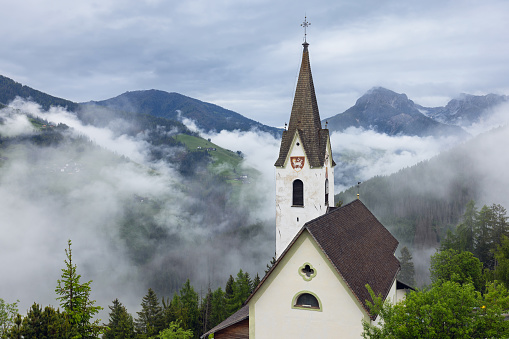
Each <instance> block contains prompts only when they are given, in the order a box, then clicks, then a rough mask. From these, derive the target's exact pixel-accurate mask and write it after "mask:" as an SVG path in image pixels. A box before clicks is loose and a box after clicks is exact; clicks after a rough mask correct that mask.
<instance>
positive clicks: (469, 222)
mask: <svg viewBox="0 0 509 339" xmlns="http://www.w3.org/2000/svg"><path fill="white" fill-rule="evenodd" d="M478 216H479V213H478V212H477V208H476V207H475V202H474V201H473V200H470V201H469V202H468V203H467V206H466V209H465V213H464V214H463V218H462V222H461V223H460V224H459V225H458V227H457V235H458V237H459V239H458V241H459V248H455V249H456V250H458V251H468V252H472V253H474V249H475V245H474V239H475V235H474V232H475V228H476V223H477V219H478Z"/></svg>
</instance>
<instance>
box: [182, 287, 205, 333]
mask: <svg viewBox="0 0 509 339" xmlns="http://www.w3.org/2000/svg"><path fill="white" fill-rule="evenodd" d="M179 294H180V307H181V314H180V318H179V319H180V321H181V324H180V325H181V326H182V327H183V328H184V329H188V330H191V331H193V332H194V333H196V334H198V333H199V332H200V320H199V317H200V311H199V309H198V293H196V291H195V290H194V288H193V286H191V283H190V281H189V279H187V281H186V282H185V283H184V285H183V286H182V288H181V289H180V291H179Z"/></svg>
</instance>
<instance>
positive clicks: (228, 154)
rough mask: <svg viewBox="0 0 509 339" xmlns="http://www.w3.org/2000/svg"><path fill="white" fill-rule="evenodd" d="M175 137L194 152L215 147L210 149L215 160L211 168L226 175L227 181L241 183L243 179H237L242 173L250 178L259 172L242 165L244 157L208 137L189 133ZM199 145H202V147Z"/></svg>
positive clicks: (221, 174) (219, 173)
mask: <svg viewBox="0 0 509 339" xmlns="http://www.w3.org/2000/svg"><path fill="white" fill-rule="evenodd" d="M175 139H176V140H177V141H179V142H181V143H183V144H184V145H186V147H187V149H188V150H190V151H192V152H205V150H206V149H207V148H215V149H216V150H215V151H208V152H209V154H210V156H211V157H212V159H213V162H212V163H211V164H210V170H211V171H212V172H214V173H216V174H218V175H220V176H223V177H225V179H226V181H228V182H230V183H232V184H240V183H241V181H239V180H235V179H237V178H239V177H240V176H241V175H247V176H248V178H249V179H250V178H252V177H253V176H255V175H256V173H257V172H256V170H254V169H247V170H246V169H245V168H243V167H242V157H241V156H240V155H238V154H237V153H235V152H233V151H230V150H227V149H224V148H222V147H220V146H218V145H216V144H214V143H212V142H210V141H208V140H206V139H202V138H198V137H194V136H191V135H187V134H179V135H177V136H176V137H175ZM198 147H201V149H199V148H198Z"/></svg>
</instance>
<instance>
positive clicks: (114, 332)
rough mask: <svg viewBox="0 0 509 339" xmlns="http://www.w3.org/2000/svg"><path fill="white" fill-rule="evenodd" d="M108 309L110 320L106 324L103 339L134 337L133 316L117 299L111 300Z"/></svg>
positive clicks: (129, 338)
mask: <svg viewBox="0 0 509 339" xmlns="http://www.w3.org/2000/svg"><path fill="white" fill-rule="evenodd" d="M108 307H109V309H110V320H109V323H108V324H106V327H107V328H106V330H105V331H104V335H103V339H123V338H125V339H134V338H136V332H135V327H134V320H133V317H132V316H131V315H130V314H129V313H128V312H127V309H126V308H125V306H124V305H122V303H121V302H120V301H118V299H115V300H113V306H108Z"/></svg>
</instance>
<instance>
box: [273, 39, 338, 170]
mask: <svg viewBox="0 0 509 339" xmlns="http://www.w3.org/2000/svg"><path fill="white" fill-rule="evenodd" d="M302 45H303V46H304V51H303V52H302V63H301V66H300V72H299V79H298V81H297V89H296V90H295V96H294V99H293V107H292V113H291V116H290V123H289V124H288V130H287V131H284V132H283V138H282V140H281V147H280V149H279V158H278V160H277V161H276V163H275V166H278V167H282V166H284V164H285V161H286V158H287V157H288V152H289V151H290V146H291V143H292V141H293V139H294V136H295V133H296V132H297V131H298V132H299V136H300V138H301V141H302V144H303V146H304V151H305V152H306V155H307V158H308V161H309V164H310V166H312V167H322V166H323V163H324V159H325V148H326V147H327V141H328V140H329V130H327V129H322V125H321V122H320V114H319V112H318V103H317V101H316V95H315V86H314V84H313V76H312V74H311V65H310V63H309V51H308V46H309V44H308V43H307V42H304V43H303V44H302Z"/></svg>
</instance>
